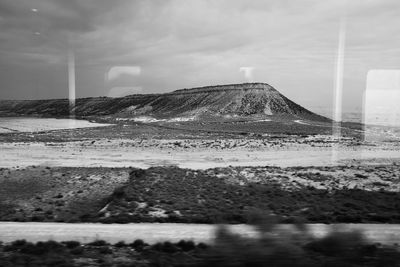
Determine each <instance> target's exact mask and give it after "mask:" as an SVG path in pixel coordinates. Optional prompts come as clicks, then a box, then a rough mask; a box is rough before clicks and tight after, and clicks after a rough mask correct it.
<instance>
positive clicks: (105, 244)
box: [88, 240, 109, 247]
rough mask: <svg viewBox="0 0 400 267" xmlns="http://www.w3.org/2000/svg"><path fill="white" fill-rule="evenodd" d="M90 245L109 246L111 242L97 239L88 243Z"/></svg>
mask: <svg viewBox="0 0 400 267" xmlns="http://www.w3.org/2000/svg"><path fill="white" fill-rule="evenodd" d="M88 245H89V246H93V247H102V246H108V245H109V244H108V243H107V242H106V241H104V240H95V241H93V242H90V243H88Z"/></svg>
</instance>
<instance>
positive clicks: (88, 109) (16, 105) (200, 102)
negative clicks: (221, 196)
mask: <svg viewBox="0 0 400 267" xmlns="http://www.w3.org/2000/svg"><path fill="white" fill-rule="evenodd" d="M7 113H8V114H16V115H40V116H68V115H69V113H70V109H69V105H68V101H67V100H65V99H58V100H36V101H11V102H10V101H3V102H1V101H0V114H7ZM74 113H75V114H76V115H77V116H103V115H107V116H110V115H111V116H114V117H128V118H129V117H136V116H152V117H157V118H173V117H185V116H190V117H195V118H197V119H199V120H201V119H204V118H209V117H219V116H225V115H228V116H227V117H232V116H233V117H247V116H253V115H254V116H271V115H280V114H283V115H292V116H294V117H296V118H303V119H309V120H318V121H326V120H328V119H327V118H324V117H322V116H319V115H317V114H315V113H313V112H311V111H309V110H307V109H305V108H303V107H302V106H300V105H298V104H296V103H294V102H293V101H291V100H289V99H288V98H286V97H285V96H284V95H282V94H281V93H279V92H278V91H277V90H276V89H274V88H273V87H272V86H270V85H269V84H266V83H243V84H228V85H217V86H205V87H197V88H192V89H181V90H176V91H173V92H170V93H164V94H142V95H139V94H138V95H130V96H126V97H119V98H110V97H96V98H82V99H77V100H76V105H75V108H74ZM203 115H205V116H203Z"/></svg>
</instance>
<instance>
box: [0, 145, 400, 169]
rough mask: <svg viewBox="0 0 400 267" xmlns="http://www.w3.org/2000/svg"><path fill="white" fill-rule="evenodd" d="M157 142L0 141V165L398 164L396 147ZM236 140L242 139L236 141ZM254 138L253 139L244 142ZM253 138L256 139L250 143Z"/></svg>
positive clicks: (186, 166) (192, 166)
mask: <svg viewBox="0 0 400 267" xmlns="http://www.w3.org/2000/svg"><path fill="white" fill-rule="evenodd" d="M176 142H177V141H174V140H158V141H157V142H156V143H157V144H158V145H154V146H152V145H151V144H149V143H146V142H141V141H138V140H105V139H104V140H96V141H78V142H66V143H1V144H0V151H1V153H0V167H3V168H12V167H17V166H19V167H27V166H31V165H45V166H64V167H139V168H149V167H151V166H167V165H176V166H179V167H182V168H192V169H206V168H212V167H225V166H266V165H275V166H280V167H288V166H330V165H338V164H349V163H352V162H354V161H367V162H369V163H380V164H382V163H392V162H400V152H399V150H398V148H397V147H393V148H391V147H390V146H389V147H377V146H357V147H348V146H339V147H332V146H319V147H316V146H310V145H303V144H286V145H283V146H272V145H270V144H261V143H260V144H257V143H256V144H255V145H246V146H236V147H235V148H221V146H216V147H214V146H213V145H212V146H208V147H201V146H199V145H198V142H199V141H196V140H195V141H193V142H197V143H196V145H194V146H192V145H190V142H191V141H187V140H185V142H183V141H182V142H181V144H180V145H179V146H178V147H177V146H174V144H176ZM237 142H241V141H237ZM248 142H253V141H248ZM254 142H256V141H254Z"/></svg>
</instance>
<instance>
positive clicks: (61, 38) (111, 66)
mask: <svg viewBox="0 0 400 267" xmlns="http://www.w3.org/2000/svg"><path fill="white" fill-rule="evenodd" d="M399 10H400V2H399V1H398V0H348V1H346V0H325V1H321V0H252V1H248V0H146V1H144V0H132V1H126V0H113V1H110V0H68V1H66V0H0V81H1V89H0V99H50V98H66V97H68V92H69V91H68V88H69V87H68V53H69V52H72V53H73V54H74V56H75V75H76V76H75V78H76V95H77V97H90V96H122V95H127V94H135V93H162V92H169V91H172V90H176V89H182V88H191V87H198V86H207V85H218V84H232V83H243V82H265V83H268V84H270V85H272V86H273V87H275V88H276V89H277V90H278V91H280V92H281V93H283V94H284V95H285V96H287V97H288V98H290V99H292V100H294V101H295V102H297V103H299V104H301V105H303V106H305V107H307V108H309V109H311V110H318V109H321V108H322V109H329V108H331V107H332V105H333V98H334V94H333V91H334V88H335V79H336V63H337V53H338V43H339V40H338V38H339V31H340V23H341V22H342V23H344V25H345V26H344V27H343V28H344V30H345V41H344V54H343V96H342V98H343V102H342V103H343V109H344V110H349V111H350V110H357V109H360V108H361V106H362V99H363V94H364V92H365V89H366V87H367V86H366V81H367V74H368V71H370V70H372V69H378V70H381V69H400V60H399V56H400V34H399V32H400V16H398V11H399Z"/></svg>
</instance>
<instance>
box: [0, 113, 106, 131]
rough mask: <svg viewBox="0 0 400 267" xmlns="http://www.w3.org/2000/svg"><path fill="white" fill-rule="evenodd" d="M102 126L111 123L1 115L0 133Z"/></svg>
mask: <svg viewBox="0 0 400 267" xmlns="http://www.w3.org/2000/svg"><path fill="white" fill-rule="evenodd" d="M102 126H110V125H109V124H100V123H93V122H88V121H85V120H75V119H54V118H23V117H0V133H12V132H42V131H52V130H61V129H75V128H88V127H102Z"/></svg>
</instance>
